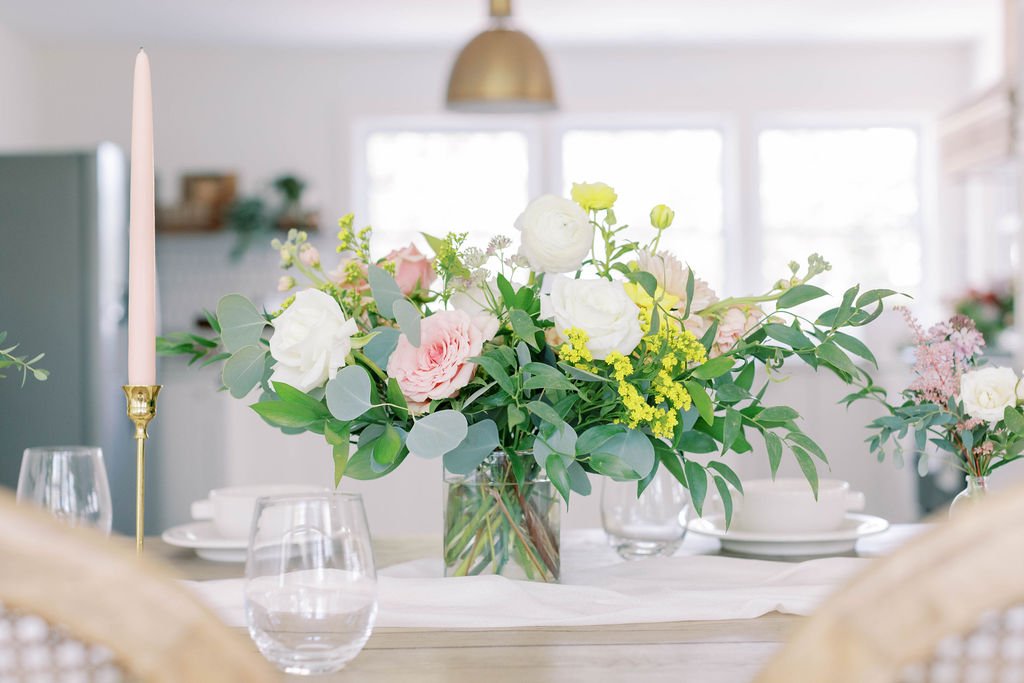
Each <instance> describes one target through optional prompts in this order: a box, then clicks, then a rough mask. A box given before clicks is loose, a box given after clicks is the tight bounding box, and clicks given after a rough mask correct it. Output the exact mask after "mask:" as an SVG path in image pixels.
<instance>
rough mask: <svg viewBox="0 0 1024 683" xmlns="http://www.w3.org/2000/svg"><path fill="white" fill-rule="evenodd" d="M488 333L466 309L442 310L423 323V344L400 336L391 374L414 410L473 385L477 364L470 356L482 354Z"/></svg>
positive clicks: (392, 357)
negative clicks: (471, 360) (410, 341)
mask: <svg viewBox="0 0 1024 683" xmlns="http://www.w3.org/2000/svg"><path fill="white" fill-rule="evenodd" d="M485 340H486V337H485V334H484V332H483V331H482V330H480V328H478V327H477V326H476V324H474V322H473V319H472V318H471V317H470V316H469V314H468V313H466V312H465V311H438V312H437V313H434V314H432V315H429V316H427V317H426V318H424V319H423V322H422V323H421V324H420V347H419V348H416V347H415V346H413V345H412V344H410V343H409V340H408V339H407V338H406V336H405V335H404V334H403V335H401V336H400V337H399V338H398V345H397V346H396V347H395V350H394V352H393V353H392V354H391V358H390V359H389V360H388V368H387V370H388V375H389V376H391V377H394V378H395V381H397V382H398V386H399V387H400V388H401V390H402V394H404V395H405V398H406V400H408V401H409V406H410V407H411V408H413V409H414V410H424V409H426V407H427V405H428V404H429V402H430V401H432V400H437V399H442V398H451V397H452V396H455V395H456V394H457V393H459V389H461V388H462V387H464V386H466V385H467V384H469V381H470V380H471V379H473V374H474V373H475V372H476V363H469V362H467V361H466V359H467V358H470V357H472V356H478V355H480V351H481V349H482V348H483V345H484V341H485Z"/></svg>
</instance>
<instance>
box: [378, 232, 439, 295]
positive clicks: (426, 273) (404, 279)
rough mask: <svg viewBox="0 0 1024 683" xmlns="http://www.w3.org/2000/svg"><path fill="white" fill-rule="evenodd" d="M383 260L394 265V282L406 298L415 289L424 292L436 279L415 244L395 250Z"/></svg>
mask: <svg viewBox="0 0 1024 683" xmlns="http://www.w3.org/2000/svg"><path fill="white" fill-rule="evenodd" d="M385 260H387V261H391V262H392V263H394V264H395V282H397V283H398V288H399V289H401V290H402V294H405V295H406V296H409V295H410V294H412V293H413V292H414V291H416V289H417V287H418V288H419V289H422V290H426V289H427V288H429V287H430V284H431V283H432V282H433V281H434V280H436V279H437V273H435V272H434V266H433V264H431V262H430V259H429V258H427V257H426V256H425V255H423V254H422V253H420V250H419V249H417V248H416V245H415V244H410V245H409V246H407V247H403V248H401V249H395V250H394V251H392V252H391V253H390V254H388V255H387V256H386V257H385Z"/></svg>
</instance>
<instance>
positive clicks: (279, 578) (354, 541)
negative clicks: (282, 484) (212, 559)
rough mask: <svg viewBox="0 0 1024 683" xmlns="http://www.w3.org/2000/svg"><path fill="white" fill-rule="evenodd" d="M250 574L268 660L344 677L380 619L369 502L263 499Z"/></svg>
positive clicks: (250, 616) (259, 642) (290, 669)
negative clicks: (366, 507)
mask: <svg viewBox="0 0 1024 683" xmlns="http://www.w3.org/2000/svg"><path fill="white" fill-rule="evenodd" d="M245 576H246V586H245V607H246V619H247V621H248V625H249V635H250V636H252V639H253V641H255V643H256V647H257V648H259V651H260V652H261V653H262V654H263V656H264V657H266V658H267V659H268V660H269V661H270V662H272V663H273V664H274V665H275V666H277V667H278V668H280V669H282V670H283V671H285V672H287V673H291V674H303V675H308V674H323V673H331V672H333V671H338V670H339V669H341V668H342V667H344V666H345V664H347V663H348V662H349V661H351V660H352V659H353V658H354V657H355V656H356V655H357V654H359V651H360V650H362V649H363V646H364V645H366V641H367V640H368V639H369V637H370V633H371V632H372V631H373V623H374V620H375V619H376V616H377V573H376V570H375V568H374V562H373V550H372V548H371V547H370V531H369V528H368V526H367V523H366V513H365V511H364V510H363V500H362V498H361V497H360V496H358V495H355V494H347V493H322V494H315V493H314V494H309V493H298V494H293V495H285V496H273V497H269V498H260V499H258V500H257V502H256V509H255V512H254V515H253V524H252V531H251V533H250V537H249V556H248V561H247V562H246V569H245Z"/></svg>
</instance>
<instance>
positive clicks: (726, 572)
mask: <svg viewBox="0 0 1024 683" xmlns="http://www.w3.org/2000/svg"><path fill="white" fill-rule="evenodd" d="M920 528H921V527H920V526H917V525H907V526H895V527H893V528H892V529H890V530H889V531H887V532H885V533H884V534H880V535H879V536H877V537H873V538H868V539H864V540H862V541H861V542H860V544H859V545H858V554H859V555H860V557H832V558H823V559H818V560H808V561H805V562H799V563H787V562H770V561H765V560H750V559H740V558H735V557H724V556H719V555H715V554H712V553H715V552H716V551H717V549H718V543H717V541H714V540H710V539H706V538H702V537H699V536H696V535H693V534H690V535H689V536H688V537H687V539H686V542H685V543H684V544H683V547H682V548H681V549H680V551H679V552H678V553H677V554H676V555H674V556H673V557H668V558H655V559H647V560H638V561H634V562H625V561H623V560H621V559H619V557H618V556H617V555H616V554H615V552H614V551H613V550H612V549H611V548H610V547H609V546H608V544H607V542H606V541H605V537H604V533H603V532H601V531H599V530H588V531H577V532H566V533H565V534H563V539H562V567H563V569H562V583H561V584H555V585H548V584H541V583H533V582H529V581H512V580H509V579H505V578H502V577H500V576H472V577H463V578H448V579H445V578H441V573H442V566H441V561H440V559H439V558H433V559H424V560H416V561H413V562H406V563H404V564H399V565H395V566H392V567H388V568H386V569H383V570H381V572H380V578H379V593H378V595H379V611H378V615H377V626H380V627H405V628H414V627H418V628H502V627H522V626H585V625H599V624H631V623H644V622H665V621H703V620H720V619H752V618H755V617H759V616H761V615H763V614H767V613H768V612H772V611H778V612H783V613H787V614H809V613H810V612H811V611H812V610H813V609H814V608H815V606H817V605H818V603H819V602H821V600H822V599H823V598H824V597H825V596H827V595H828V594H829V593H831V592H832V591H833V590H835V589H836V588H837V587H839V586H840V585H842V584H843V583H844V582H846V581H847V580H849V579H850V578H851V577H852V576H853V575H854V574H856V573H857V572H858V571H860V570H861V569H863V568H864V567H865V566H866V564H867V562H869V561H870V560H868V559H866V558H867V557H871V556H875V555H879V554H885V553H887V552H889V551H890V550H891V549H892V548H893V547H895V546H896V545H899V544H900V543H901V542H903V541H904V540H906V539H907V538H908V537H909V536H911V535H913V534H914V533H916V532H917V531H918V530H919V529H920ZM186 583H187V584H188V585H189V586H190V587H191V588H193V589H194V590H195V591H196V593H197V594H198V595H199V596H200V598H201V599H202V600H203V601H205V602H206V603H207V604H208V605H210V607H212V608H213V609H214V610H215V611H216V612H217V613H218V614H219V615H220V617H221V618H222V619H223V620H224V621H225V622H227V623H228V624H229V625H231V626H244V625H245V612H244V599H243V586H244V581H243V580H242V579H230V580H225V581H189V582H186Z"/></svg>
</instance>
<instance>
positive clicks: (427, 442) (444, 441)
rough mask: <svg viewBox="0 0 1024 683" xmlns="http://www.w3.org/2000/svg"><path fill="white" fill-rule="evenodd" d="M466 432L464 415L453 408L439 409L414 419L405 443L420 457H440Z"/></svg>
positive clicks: (454, 446) (467, 427) (467, 426)
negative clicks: (414, 421)
mask: <svg viewBox="0 0 1024 683" xmlns="http://www.w3.org/2000/svg"><path fill="white" fill-rule="evenodd" d="M467 434H469V424H468V423H467V422H466V416H465V415H463V414H462V413H460V412H457V411H454V410H439V411H438V412H436V413H431V414H430V415H425V416H423V417H421V418H419V419H418V420H416V423H415V424H414V425H413V427H412V429H411V430H410V431H409V436H408V438H407V439H406V441H405V444H406V446H407V447H408V448H409V450H410V451H411V452H412V453H413V454H415V455H418V456H419V457H421V458H440V457H441V456H443V455H444V454H445V453H447V452H448V451H451V450H454V449H455V448H457V447H458V445H459V444H460V443H462V441H463V440H464V439H465V438H466V435H467Z"/></svg>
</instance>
